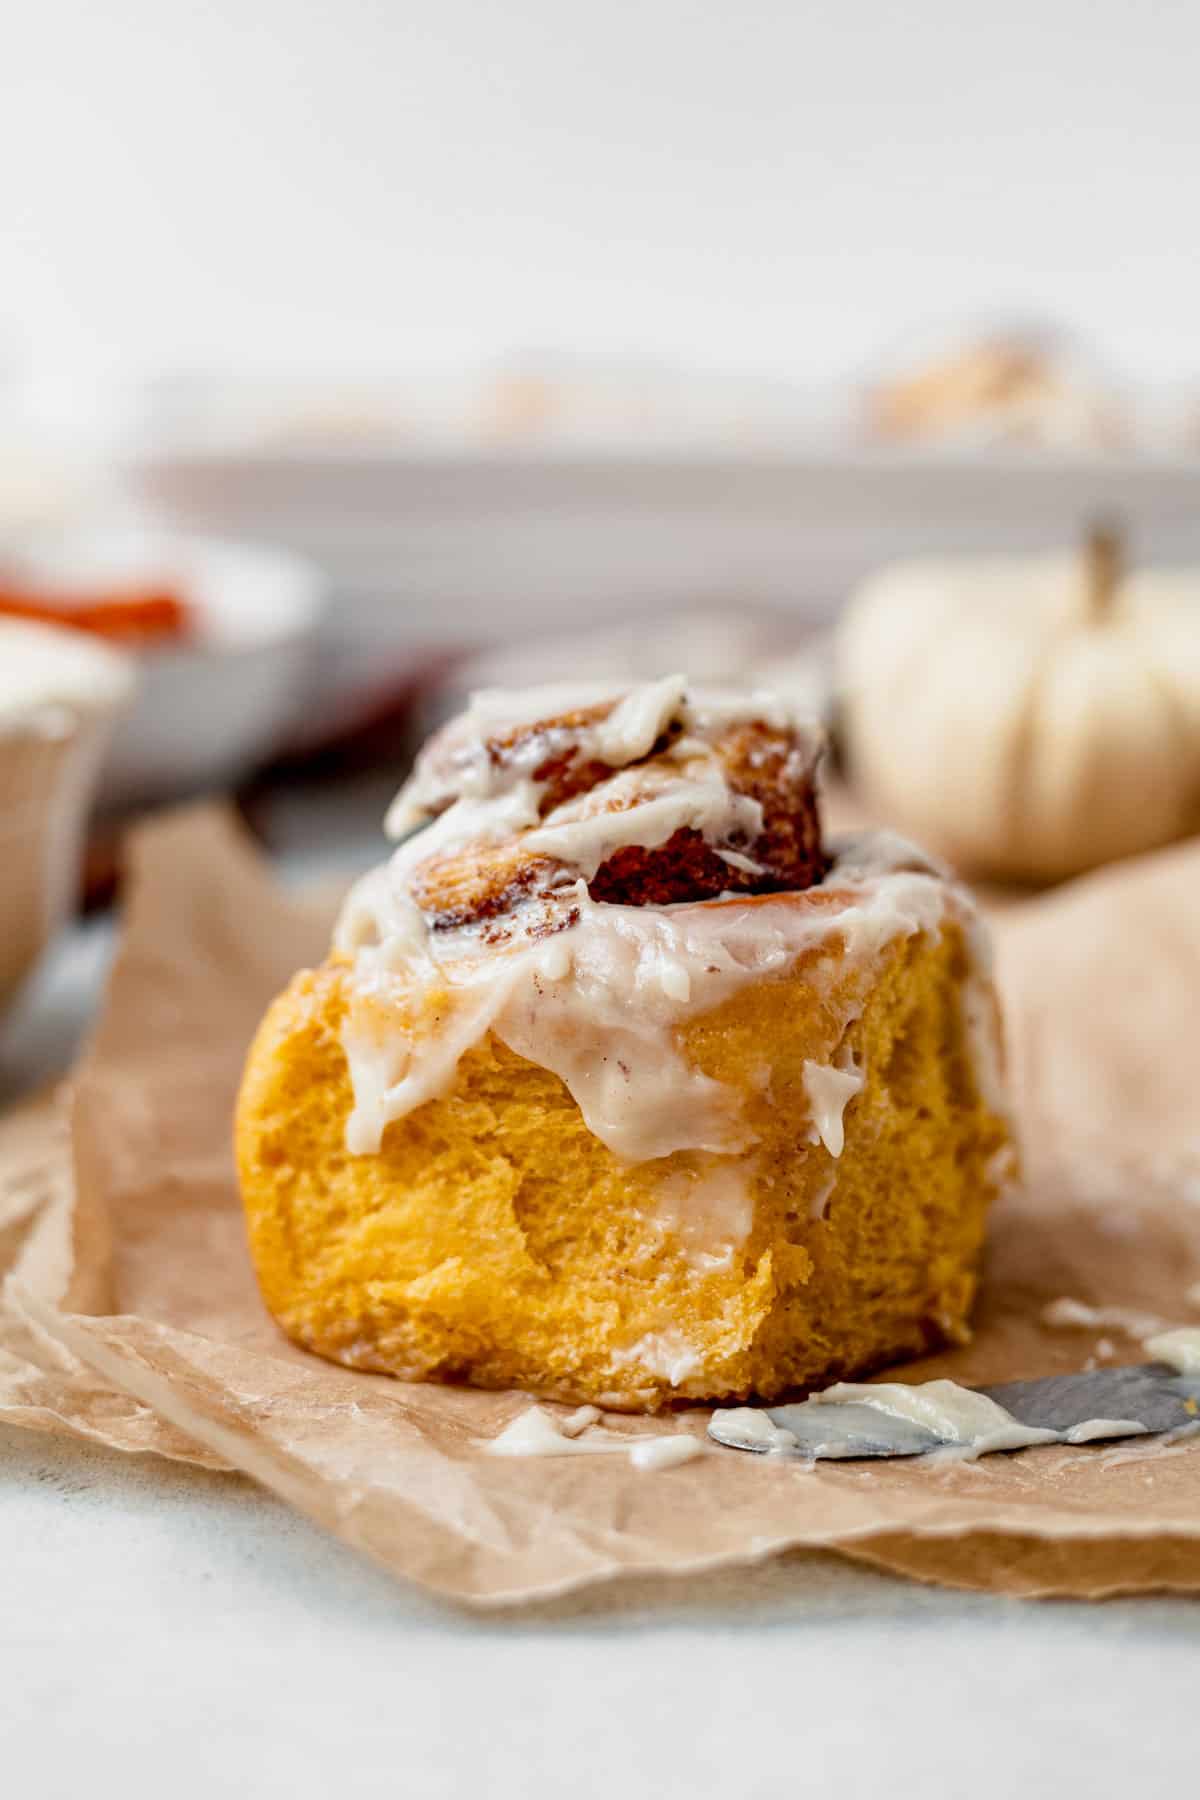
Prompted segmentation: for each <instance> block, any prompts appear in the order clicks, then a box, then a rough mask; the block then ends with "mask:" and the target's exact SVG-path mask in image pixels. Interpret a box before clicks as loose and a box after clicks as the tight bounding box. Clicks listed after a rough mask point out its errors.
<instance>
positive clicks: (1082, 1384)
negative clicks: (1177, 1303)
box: [708, 1363, 1200, 1461]
mask: <svg viewBox="0 0 1200 1800" xmlns="http://www.w3.org/2000/svg"><path fill="white" fill-rule="evenodd" d="M973 1391H975V1392H977V1393H980V1394H983V1395H985V1396H986V1397H987V1398H988V1399H989V1400H992V1401H994V1402H995V1403H996V1405H997V1406H1000V1407H1003V1409H1004V1411H1005V1412H1007V1413H1008V1414H1009V1415H1010V1417H1011V1418H1012V1419H1013V1420H1015V1421H1016V1423H1017V1424H1018V1425H1023V1426H1028V1427H1030V1428H1031V1429H1034V1430H1040V1431H1047V1432H1053V1433H1054V1434H1055V1437H1056V1438H1057V1440H1058V1441H1059V1442H1063V1443H1065V1442H1066V1441H1068V1434H1069V1433H1071V1432H1073V1431H1078V1430H1080V1429H1081V1428H1083V1427H1085V1426H1087V1425H1090V1424H1094V1425H1095V1426H1096V1430H1095V1432H1094V1433H1089V1435H1088V1437H1087V1438H1086V1439H1082V1440H1080V1439H1075V1440H1074V1441H1076V1442H1080V1441H1082V1442H1087V1443H1103V1442H1111V1440H1112V1439H1113V1438H1117V1437H1130V1436H1134V1435H1145V1434H1148V1433H1153V1432H1163V1431H1177V1430H1180V1429H1181V1428H1183V1427H1186V1426H1189V1425H1197V1426H1200V1378H1197V1377H1196V1376H1186V1375H1180V1374H1178V1373H1177V1372H1176V1371H1175V1370H1174V1369H1172V1368H1170V1367H1168V1365H1167V1364H1166V1363H1138V1364H1133V1365H1130V1366H1127V1367H1122V1368H1110V1369H1090V1370H1084V1371H1081V1372H1080V1373H1079V1374H1075V1375H1050V1376H1047V1377H1045V1378H1044V1379H1042V1380H1040V1381H1007V1382H1002V1383H1000V1384H999V1385H998V1386H995V1387H981V1388H978V1389H975V1390H973ZM708 1435H709V1436H710V1437H711V1438H713V1439H714V1440H715V1441H716V1442H717V1443H719V1444H724V1445H726V1446H728V1447H729V1448H730V1449H734V1450H752V1451H757V1452H759V1453H763V1452H766V1451H771V1452H773V1453H774V1454H776V1455H786V1456H793V1457H795V1456H799V1457H803V1458H804V1459H805V1460H807V1461H812V1460H814V1459H818V1458H838V1459H842V1460H852V1459H855V1458H859V1457H883V1456H920V1455H922V1454H924V1453H925V1452H926V1451H929V1450H937V1449H943V1448H945V1447H946V1446H947V1445H950V1444H955V1443H958V1442H960V1441H961V1440H958V1439H955V1438H947V1437H941V1436H938V1435H937V1434H936V1433H935V1432H933V1431H932V1430H930V1429H928V1428H927V1427H925V1426H924V1425H919V1424H915V1423H914V1422H913V1421H911V1420H909V1419H902V1418H898V1417H895V1416H894V1415H890V1414H888V1413H885V1412H883V1411H882V1410H881V1409H880V1408H878V1407H875V1406H870V1405H860V1404H856V1403H837V1404H828V1403H826V1404H818V1403H817V1402H816V1401H815V1400H805V1401H800V1402H797V1403H796V1404H794V1405H790V1406H772V1407H725V1408H718V1410H717V1411H716V1412H714V1413H713V1415H712V1418H711V1419H710V1421H709V1426H708ZM789 1439H790V1440H791V1441H789ZM1045 1441H1047V1442H1050V1441H1053V1440H1051V1439H1046V1440H1045ZM1005 1447H1006V1448H1015V1447H1019V1446H1005ZM987 1448H988V1447H987V1446H984V1451H986V1449H987ZM981 1453H983V1451H981Z"/></svg>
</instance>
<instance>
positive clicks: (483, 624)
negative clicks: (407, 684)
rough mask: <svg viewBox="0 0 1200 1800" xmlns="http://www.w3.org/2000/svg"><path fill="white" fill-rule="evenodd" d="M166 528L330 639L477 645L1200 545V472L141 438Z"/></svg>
mask: <svg viewBox="0 0 1200 1800" xmlns="http://www.w3.org/2000/svg"><path fill="white" fill-rule="evenodd" d="M127 472H128V475H129V478H130V479H131V481H132V482H133V484H134V486H135V488H136V490H137V493H138V495H139V497H140V498H141V499H142V500H143V501H144V502H146V503H148V504H149V505H150V506H151V507H152V508H153V509H154V510H155V512H156V515H157V516H159V517H161V518H162V519H164V520H168V521H170V522H171V523H172V524H173V525H175V526H179V527H186V528H188V529H193V530H207V531H221V532H225V533H229V534H234V535H237V536H238V537H240V538H244V539H247V540H252V541H261V542H275V543H281V544H287V545H289V546H290V547H291V548H293V549H294V550H296V551H297V552H300V553H302V554H304V555H305V556H307V557H309V558H311V559H312V560H313V561H314V562H315V563H317V564H318V565H319V566H320V567H321V568H322V569H323V570H324V571H325V573H326V575H327V576H328V577H329V579H330V580H331V582H333V583H334V584H335V585H336V588H337V591H338V600H339V608H340V615H339V635H340V634H342V633H343V632H346V633H349V634H351V635H353V634H354V633H356V632H359V633H362V634H364V635H365V636H368V637H371V638H372V639H374V640H376V641H378V642H380V643H381V644H386V645H387V646H388V647H389V648H391V649H393V650H395V649H396V648H400V647H404V648H408V649H411V650H414V651H416V650H423V649H428V648H431V647H438V648H441V647H445V646H453V645H471V646H478V645H482V644H486V643H498V642H503V641H505V640H511V639H513V638H518V637H521V636H526V637H528V636H532V635H534V634H536V633H539V632H542V631H547V630H553V631H561V630H563V629H564V628H571V627H578V626H581V625H584V624H603V623H605V622H607V621H609V620H618V619H622V618H624V619H631V618H639V617H644V616H646V615H647V614H648V613H650V612H665V611H670V610H673V609H678V608H680V607H682V606H690V605H698V606H701V607H705V608H707V609H710V610H711V609H713V608H716V609H726V610H734V611H736V610H737V608H738V607H739V606H742V605H746V606H751V607H767V608H771V609H775V610H778V611H782V612H786V613H788V614H790V615H792V616H793V617H796V616H798V618H799V620H800V621H803V622H806V623H811V622H817V621H820V620H825V619H828V618H829V617H831V616H832V614H833V613H834V612H835V611H836V610H837V608H838V606H839V605H840V603H841V601H842V600H843V599H844V598H845V596H846V594H847V593H848V592H849V591H850V589H851V588H852V587H853V586H854V585H855V584H856V583H857V582H858V581H860V580H861V579H862V578H863V576H865V575H866V574H868V573H869V572H870V571H871V570H873V569H875V568H877V567H878V566H879V565H880V564H882V563H885V562H887V561H890V560H891V559H892V558H895V557H900V556H908V555H914V554H921V553H925V552H942V551H978V550H984V549H997V550H1013V551H1020V550H1034V549H1041V548H1049V547H1052V546H1056V545H1061V544H1064V543H1066V542H1069V541H1071V540H1072V539H1073V538H1075V537H1076V536H1077V535H1078V534H1079V533H1080V532H1081V531H1082V530H1083V528H1084V526H1085V524H1086V522H1087V521H1088V520H1090V519H1091V518H1093V517H1094V516H1096V515H1097V514H1103V515H1105V516H1106V517H1107V516H1111V517H1115V518H1117V519H1119V520H1120V521H1122V522H1123V524H1124V526H1125V527H1126V530H1127V532H1128V534H1129V537H1130V540H1131V544H1132V548H1133V553H1134V554H1135V555H1151V556H1153V557H1154V558H1155V559H1156V560H1166V561H1171V560H1183V559H1193V558H1195V556H1196V555H1197V554H1198V553H1200V504H1198V501H1200V460H1198V459H1196V458H1190V457H1185V456H1175V455H1152V454H1149V453H1141V452H1139V453H1136V454H1134V453H1130V452H1127V451H1120V452H1117V451H1113V452H1109V453H1101V452H1096V453H1081V452H1073V453H1066V452H1048V451H1036V450H1020V451H1014V450H1004V449H991V450H988V451H987V452H986V453H980V454H977V455H970V454H963V453H960V452H950V451H946V450H912V449H904V450H882V449H881V450H861V449H857V450H856V449H850V448H838V447H835V448H830V449H820V448H812V449H804V448H795V449H777V450H764V449H755V448H752V447H751V448H746V447H742V448H741V449H729V450H719V451H711V452H709V451H695V452H683V451H671V450H662V451H660V452H658V453H646V454H641V455H639V454H636V453H630V452H622V451H618V450H616V449H613V450H610V451H607V452H604V453H601V452H597V451H592V450H587V449H579V448H573V447H565V448H561V449H559V450H556V451H546V450H544V449H539V450H529V451H524V450H515V449H511V448H507V449H498V450H493V451H485V450H465V451H454V450H451V449H448V448H447V449H428V448H426V449H422V448H420V447H419V446H411V445H410V446H407V447H405V446H403V445H393V446H378V445H376V446H371V445H369V444H361V445H358V446H353V445H350V446H343V447H341V448H338V449H333V448H327V449H324V450H321V449H317V448H312V447H309V446H304V445H300V446H297V447H295V448H288V447H280V446H275V447H259V448H255V447H253V446H247V445H243V446H238V445H236V444H230V445H225V446H215V447H213V446H203V445H193V446H191V447H189V446H188V445H187V444H186V443H175V444H172V443H170V442H169V441H165V440H164V441H163V442H160V443H159V444H158V445H157V446H147V447H145V448H144V449H143V450H142V452H141V453H140V454H139V455H138V456H137V457H136V458H134V459H133V460H132V461H131V462H130V463H129V464H128V465H127Z"/></svg>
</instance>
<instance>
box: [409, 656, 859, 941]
mask: <svg viewBox="0 0 1200 1800" xmlns="http://www.w3.org/2000/svg"><path fill="white" fill-rule="evenodd" d="M487 701H488V704H487V706H486V707H483V708H482V709H481V711H480V712H476V711H474V710H472V711H471V712H468V713H467V714H465V715H463V717H462V718H461V719H457V720H455V721H453V722H452V723H451V724H450V725H448V726H447V727H446V728H445V729H444V730H443V731H441V732H439V733H438V734H437V736H435V737H434V738H433V739H431V740H430V742H429V744H428V745H427V746H426V748H425V750H424V751H423V752H422V755H421V757H420V759H419V761H418V764H417V768H416V771H415V772H414V776H413V779H412V780H411V782H410V783H409V784H408V786H407V787H406V789H405V790H404V791H403V793H402V794H401V795H400V797H399V800H398V802H397V806H396V808H394V809H393V814H392V815H391V819H390V821H389V822H390V824H391V826H392V828H393V829H399V830H401V831H403V830H404V829H405V828H406V827H408V826H410V825H411V824H414V823H416V822H419V821H420V820H421V819H422V818H426V819H428V818H440V819H441V827H440V828H437V827H435V829H434V830H433V831H431V832H430V834H429V844H428V850H427V853H426V854H425V855H422V842H423V834H422V837H417V838H416V839H414V840H413V841H412V842H411V844H409V845H407V846H406V852H405V856H404V861H405V865H406V877H407V885H408V888H409V891H410V893H411V894H412V896H413V898H414V899H415V900H416V902H417V904H418V906H419V907H420V908H421V911H422V912H423V913H424V914H425V915H426V918H427V919H428V921H429V923H430V924H431V925H432V926H433V927H434V929H448V928H452V927H456V926H462V925H468V924H472V923H476V922H483V921H488V920H498V919H500V918H501V917H502V916H504V915H507V914H509V913H512V912H513V911H514V910H516V909H517V908H520V907H522V905H523V904H524V903H525V902H527V901H529V900H531V899H535V898H537V899H545V898H547V897H550V896H555V895H559V896H561V897H562V898H563V900H564V901H565V900H566V897H567V890H575V891H578V890H577V888H576V884H577V883H578V882H579V881H580V880H583V881H585V882H586V885H587V891H588V893H589V895H590V896H591V898H592V899H593V900H598V901H607V902H610V903H618V904H622V905H626V906H663V905H669V904H671V903H672V902H677V901H688V900H704V899H710V898H714V897H716V896H717V895H719V894H724V893H745V894H764V893H777V892H780V891H786V890H790V889H803V888H808V887H811V886H813V885H814V884H815V883H816V882H818V881H820V880H821V878H822V876H823V875H824V873H825V869H826V867H827V859H826V857H825V854H824V850H823V847H822V843H821V828H820V818H819V812H818V803H817V789H816V772H817V763H818V760H819V755H820V747H821V745H820V735H819V732H817V730H816V729H815V728H814V727H812V726H808V725H799V724H797V723H796V722H795V721H793V720H791V719H789V718H788V717H787V715H786V713H785V712H784V710H783V709H782V708H781V707H780V706H779V705H778V703H776V702H770V701H768V700H766V699H765V698H764V699H761V700H760V699H757V698H756V699H749V698H747V699H743V700H740V701H734V700H731V699H730V697H728V696H719V697H717V696H705V695H704V694H702V693H701V694H693V693H692V692H691V691H689V690H688V689H687V687H686V684H684V683H683V682H682V680H681V679H678V678H677V679H676V680H675V682H674V685H669V684H667V683H652V684H646V686H645V687H644V688H641V689H631V690H626V691H624V692H617V693H614V694H609V695H607V696H604V697H601V698H599V699H596V698H592V697H590V696H589V697H587V698H586V700H585V701H582V702H580V703H575V704H564V703H563V702H562V700H560V699H559V698H558V697H557V696H556V695H555V694H554V691H553V690H546V691H544V698H542V696H540V695H539V694H538V693H536V692H535V693H534V694H531V695H525V696H519V697H513V700H512V703H511V709H512V712H513V713H514V715H516V716H513V717H509V718H506V717H505V716H504V713H505V703H504V700H503V698H501V697H493V696H488V697H487ZM450 808H454V816H453V817H452V818H451V819H446V818H445V817H444V815H445V814H446V813H447V811H448V809H450ZM447 826H450V827H451V829H450V830H449V832H447V831H446V827H447ZM439 839H442V840H443V841H442V842H439ZM556 910H557V909H556ZM548 928H553V927H552V926H548Z"/></svg>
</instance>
